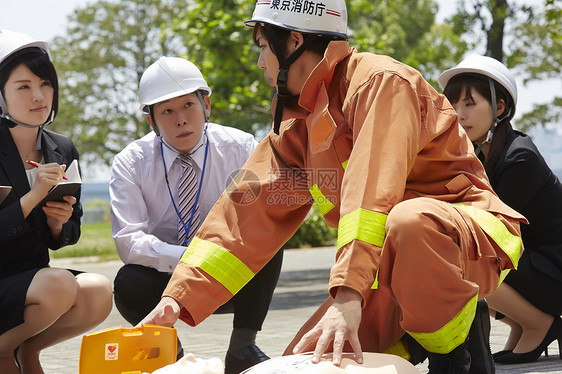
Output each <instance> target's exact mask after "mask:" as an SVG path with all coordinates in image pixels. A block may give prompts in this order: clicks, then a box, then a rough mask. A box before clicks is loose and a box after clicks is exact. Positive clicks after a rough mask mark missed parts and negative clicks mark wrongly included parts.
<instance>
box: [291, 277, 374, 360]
mask: <svg viewBox="0 0 562 374" xmlns="http://www.w3.org/2000/svg"><path fill="white" fill-rule="evenodd" d="M361 301H362V297H361V294H360V293H359V292H357V291H355V290H353V289H351V288H347V287H340V288H339V289H338V291H337V294H336V297H335V298H334V303H333V304H332V305H331V306H330V307H329V308H328V310H327V311H326V313H325V314H324V316H323V317H322V319H321V320H320V321H319V322H318V323H317V324H316V326H314V328H313V329H312V330H310V331H309V332H307V333H306V334H305V335H304V336H303V337H302V339H301V340H300V341H299V342H298V343H297V345H296V346H295V348H294V349H293V353H295V354H297V353H302V352H304V351H305V350H306V349H307V348H308V347H309V346H310V345H313V344H314V343H315V344H316V347H315V349H314V354H313V356H312V362H314V363H317V362H319V361H320V358H321V357H322V355H323V354H324V352H326V351H329V344H330V343H331V342H332V341H333V342H334V343H333V344H334V346H333V356H332V362H333V363H334V365H336V366H339V365H340V363H341V359H342V351H343V347H344V344H345V342H346V341H349V343H350V344H351V347H352V348H353V353H354V354H355V360H356V361H357V363H359V364H361V363H363V351H362V350H361V344H360V343H359V336H358V331H359V323H360V322H361Z"/></svg>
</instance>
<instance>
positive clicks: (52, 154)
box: [0, 30, 111, 374]
mask: <svg viewBox="0 0 562 374" xmlns="http://www.w3.org/2000/svg"><path fill="white" fill-rule="evenodd" d="M57 100H58V86H57V76H56V72H55V68H54V66H53V64H52V63H51V61H50V56H49V52H48V48H47V43H45V42H38V41H35V40H33V39H32V38H30V37H29V36H28V35H25V34H22V33H18V32H12V31H8V30H0V106H1V111H2V113H1V119H0V185H3V186H10V187H11V191H10V192H9V193H8V194H7V195H6V196H5V198H4V199H3V200H2V201H0V243H1V244H0V246H1V248H2V250H1V251H0V316H2V318H0V368H2V373H6V374H15V373H18V372H24V373H27V372H29V373H42V372H43V371H42V369H41V364H40V362H39V354H40V352H41V351H42V350H43V349H45V348H47V347H49V346H52V345H54V344H56V343H59V342H61V341H63V340H67V339H70V338H72V337H75V336H78V335H80V334H82V333H84V332H86V331H88V330H89V329H91V328H93V327H94V326H96V325H97V324H99V323H101V322H102V321H103V320H104V319H105V317H107V315H108V314H109V312H110V311H111V284H110V283H109V280H108V279H107V278H105V277H103V276H101V275H98V274H88V273H81V272H77V271H69V270H66V269H57V268H51V267H50V266H49V248H51V249H59V248H60V247H63V246H65V245H69V244H74V243H76V242H77V241H78V238H79V237H80V217H81V216H82V208H81V206H80V202H79V199H80V192H79V191H78V192H76V193H75V194H74V195H73V196H64V201H50V202H47V203H46V204H45V205H39V203H40V202H41V201H42V200H43V198H44V197H45V196H46V195H47V193H48V192H49V190H50V189H51V188H52V187H53V186H54V185H56V184H58V183H59V182H61V180H62V179H63V176H64V171H65V169H66V167H67V166H68V165H69V164H70V163H71V162H72V161H73V160H75V159H78V151H77V150H76V148H75V147H74V145H73V144H72V141H71V140H70V139H68V138H67V137H65V136H62V135H59V134H56V133H54V132H51V131H48V130H43V126H45V125H46V124H48V123H50V122H51V121H52V120H53V119H54V117H55V115H56V112H57ZM28 162H30V163H35V165H37V164H39V166H38V167H33V166H31V165H30V164H29V163H28Z"/></svg>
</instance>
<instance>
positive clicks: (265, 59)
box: [256, 30, 279, 87]
mask: <svg viewBox="0 0 562 374" xmlns="http://www.w3.org/2000/svg"><path fill="white" fill-rule="evenodd" d="M256 41H257V44H258V47H259V49H260V55H259V57H258V68H260V69H263V71H264V72H263V75H264V77H265V79H267V80H268V82H269V84H270V85H271V86H272V87H277V75H278V74H279V60H277V56H276V55H275V53H273V50H272V49H271V47H270V45H269V43H268V41H267V39H266V38H265V37H264V35H263V33H262V32H261V30H260V31H258V33H257V35H256Z"/></svg>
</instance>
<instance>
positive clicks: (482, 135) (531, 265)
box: [439, 55, 562, 364]
mask: <svg viewBox="0 0 562 374" xmlns="http://www.w3.org/2000/svg"><path fill="white" fill-rule="evenodd" d="M439 84H440V85H441V87H443V88H444V91H443V92H444V94H445V96H447V98H448V99H449V101H450V102H451V103H452V104H453V107H454V108H455V110H456V111H457V113H458V115H459V122H460V124H461V125H462V126H463V127H464V129H465V130H466V132H467V134H468V136H469V137H470V139H471V140H472V141H473V142H474V144H475V147H476V149H477V150H478V151H479V158H480V160H481V161H482V162H483V164H484V166H485V168H486V172H487V173H488V176H489V178H490V182H491V184H492V187H493V188H494V190H495V192H496V193H497V194H498V195H499V197H500V198H501V199H502V200H503V201H504V202H505V203H507V204H508V205H509V206H511V207H512V208H514V209H515V210H517V211H518V212H520V213H522V214H523V215H524V216H525V217H526V218H527V219H528V221H529V224H528V225H523V226H522V227H521V234H522V239H523V244H524V247H525V251H524V252H523V255H522V256H521V259H520V260H519V266H518V268H517V271H512V272H510V273H509V275H508V276H507V277H506V278H505V281H504V283H502V285H500V287H499V288H498V290H497V291H496V292H495V293H494V294H492V295H490V296H488V297H487V301H488V304H489V306H490V309H491V310H492V314H495V316H496V318H500V320H501V321H503V322H505V323H506V324H508V325H509V326H510V327H511V332H510V335H509V338H508V340H507V342H506V345H505V348H504V350H503V351H501V352H498V353H496V354H494V360H495V361H496V362H498V363H505V364H508V363H509V364H512V363H522V362H531V361H535V360H537V359H538V358H539V357H540V355H541V354H542V352H543V351H546V349H547V346H548V345H549V344H550V343H551V342H553V341H554V340H558V342H559V344H560V343H562V320H561V319H560V317H559V316H560V314H562V236H561V235H560V233H561V232H562V184H560V181H559V180H558V178H557V177H556V176H555V175H554V174H553V172H552V171H551V170H550V168H549V167H548V165H547V164H546V162H545V160H544V159H543V157H542V155H541V154H540V152H539V150H538V149H537V147H536V146H535V145H534V144H533V141H532V140H531V138H530V137H529V136H527V135H525V134H523V133H521V132H519V131H516V130H514V129H513V128H512V126H511V123H510V120H511V118H513V115H514V114H515V109H516V105H517V86H516V84H515V79H514V78H513V76H512V75H511V73H510V72H509V70H508V69H507V67H505V66H504V65H503V64H502V63H501V62H499V61H497V60H495V59H493V58H491V57H486V56H480V55H471V56H469V57H467V58H466V59H465V60H463V61H462V62H461V63H460V64H459V65H458V66H456V67H454V68H452V69H449V70H447V71H445V72H444V73H443V74H441V76H440V77H439ZM494 312H495V313H494Z"/></svg>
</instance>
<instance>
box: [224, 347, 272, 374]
mask: <svg viewBox="0 0 562 374" xmlns="http://www.w3.org/2000/svg"><path fill="white" fill-rule="evenodd" d="M240 356H241V357H240ZM265 360H269V357H268V356H267V355H266V354H265V353H263V352H262V351H261V349H259V348H258V346H257V345H255V344H250V345H248V346H246V347H244V348H242V350H241V351H240V352H239V353H238V354H237V355H236V356H235V355H233V354H232V353H231V352H230V351H228V352H226V358H225V360H224V373H225V374H239V373H241V372H243V371H244V370H246V369H248V368H250V367H252V366H254V365H257V364H259V363H260V362H263V361H265Z"/></svg>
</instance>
